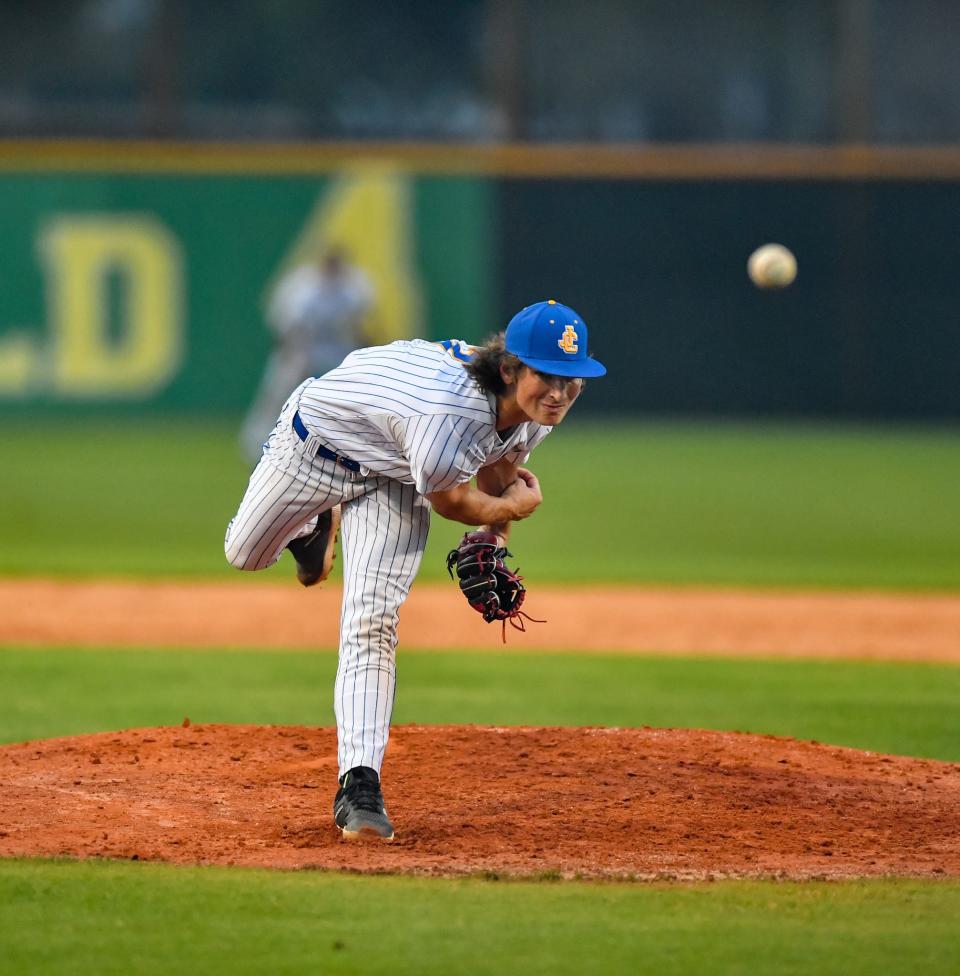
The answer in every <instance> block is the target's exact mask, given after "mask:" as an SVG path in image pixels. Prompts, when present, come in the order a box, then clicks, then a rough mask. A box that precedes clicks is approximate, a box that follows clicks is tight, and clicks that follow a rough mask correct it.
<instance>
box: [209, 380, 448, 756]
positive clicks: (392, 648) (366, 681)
mask: <svg viewBox="0 0 960 976" xmlns="http://www.w3.org/2000/svg"><path fill="white" fill-rule="evenodd" d="M298 400H299V389H298V390H297V391H295V392H294V395H293V396H292V397H291V398H290V400H288V401H287V403H286V405H285V406H284V408H283V412H282V413H281V414H280V420H279V421H278V422H277V426H276V428H275V429H274V431H273V433H272V434H271V435H270V438H269V440H268V441H267V445H266V448H265V450H264V454H263V457H262V458H261V459H260V463H259V464H258V465H257V467H256V469H255V470H254V472H253V474H252V475H251V476H250V483H249V484H248V486H247V491H246V493H245V494H244V496H243V501H242V502H241V503H240V508H239V510H238V511H237V514H236V516H235V517H234V518H233V519H232V521H231V522H230V524H229V525H228V526H227V536H226V539H225V542H224V550H225V552H226V556H227V560H228V561H229V562H230V564H231V565H233V566H235V567H236V568H237V569H245V570H257V569H266V568H267V567H268V566H272V565H273V564H274V563H275V562H276V561H277V560H278V559H279V558H280V555H281V553H282V552H283V550H284V547H285V546H286V544H287V543H288V542H289V541H290V540H291V539H295V538H297V537H299V536H302V535H306V534H308V533H309V532H310V531H312V529H313V528H314V526H315V525H316V516H317V515H318V514H319V513H320V512H323V511H326V510H327V509H329V508H332V507H333V506H334V505H337V504H339V505H341V506H342V509H341V511H342V522H341V528H340V546H341V552H342V555H343V607H342V610H341V615H340V659H339V666H338V668H337V680H336V685H335V687H334V711H335V714H336V719H337V741H338V756H337V760H338V763H339V766H340V773H341V775H342V774H343V773H345V772H346V771H347V770H349V769H352V768H353V767H354V766H370V767H372V768H373V769H376V770H377V772H378V773H379V771H380V767H381V765H382V763H383V754H384V752H385V750H386V748H387V740H388V738H389V735H390V718H391V715H392V713H393V701H394V695H395V691H396V646H397V620H398V614H399V610H400V605H401V604H402V603H403V601H404V600H405V599H406V597H407V594H408V593H409V592H410V587H411V586H412V585H413V580H414V578H415V577H416V575H417V570H418V569H419V568H420V560H421V558H422V556H423V548H424V546H425V545H426V541H427V531H428V529H429V525H430V505H429V503H428V502H427V501H426V500H425V499H424V498H423V497H422V496H421V495H419V494H418V493H417V491H416V489H415V488H414V486H413V485H405V484H401V483H400V482H399V481H394V480H393V479H391V478H381V477H370V478H365V477H363V476H362V475H360V474H354V473H352V472H350V471H347V470H346V469H345V468H343V467H341V466H340V465H338V464H337V463H336V462H335V461H328V460H325V459H323V458H315V457H314V454H315V452H316V447H317V443H316V441H315V439H314V438H313V437H312V436H311V437H310V438H308V439H307V440H306V441H301V440H300V438H299V437H297V435H296V434H295V433H294V431H293V429H292V427H291V423H292V419H293V413H294V411H295V410H296V407H297V403H298Z"/></svg>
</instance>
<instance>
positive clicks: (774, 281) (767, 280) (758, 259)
mask: <svg viewBox="0 0 960 976" xmlns="http://www.w3.org/2000/svg"><path fill="white" fill-rule="evenodd" d="M747 274H748V275H750V280H751V281H752V282H753V283H754V284H755V285H756V286H757V287H758V288H786V287H787V285H789V284H791V283H792V281H793V279H794V278H796V277H797V259H796V258H795V257H794V256H793V252H792V251H791V250H790V249H789V248H788V247H784V246H783V245H782V244H763V245H762V246H761V247H758V248H757V249H756V250H755V251H754V252H753V254H751V255H750V258H749V260H748V261H747Z"/></svg>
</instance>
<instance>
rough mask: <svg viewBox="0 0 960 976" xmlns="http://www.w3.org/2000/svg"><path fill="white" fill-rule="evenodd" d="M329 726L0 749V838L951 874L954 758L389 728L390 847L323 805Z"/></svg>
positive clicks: (720, 738)
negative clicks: (353, 830) (345, 834)
mask: <svg viewBox="0 0 960 976" xmlns="http://www.w3.org/2000/svg"><path fill="white" fill-rule="evenodd" d="M335 755H336V738H335V731H334V730H332V729H315V728H301V727H283V726H266V727H264V726H220V725H200V726H191V727H187V728H158V729H139V730H132V731H127V732H118V733H105V734H101V735H90V736H83V737H79V738H70V739H51V740H46V741H41V742H29V743H24V744H18V745H12V746H4V747H2V748H0V855H3V856H20V855H69V856H72V857H113V858H133V859H139V860H157V861H173V862H177V863H187V864H242V865H256V866H263V867H279V868H307V867H311V868H332V869H347V870H357V871H370V872H404V873H417V874H433V875H454V874H467V873H474V872H497V873H503V874H511V875H530V874H534V875H536V874H542V873H558V874H560V875H562V876H574V875H582V876H586V877H638V878H679V879H699V878H710V877H712V878H717V877H725V876H727V877H729V876H736V877H745V876H775V877H790V878H809V877H832V878H841V877H863V876H868V875H884V874H899V875H926V876H931V875H954V876H957V875H960V765H957V764H950V763H942V762H934V761H930V760H918V759H907V758H902V757H894V756H884V755H878V754H875V753H864V752H858V751H856V750H852V749H839V748H832V747H827V746H822V745H818V744H817V743H812V742H798V741H795V740H793V739H783V738H775V737H772V736H757V735H743V734H738V733H720V732H704V731H690V730H677V729H563V728H478V727H472V726H447V727H444V726H430V727H423V726H399V727H397V728H395V729H394V731H393V735H392V738H391V743H390V751H389V754H388V758H387V762H386V765H385V767H384V786H385V793H386V798H387V803H388V807H389V810H390V813H391V816H392V819H393V821H394V824H395V826H396V829H397V840H396V841H395V842H394V843H393V844H375V845H374V844H367V843H364V844H351V843H347V842H344V841H342V840H341V839H340V837H339V834H338V832H337V831H336V829H335V828H334V827H333V824H332V820H331V805H332V795H333V789H334V787H335V778H336V759H335Z"/></svg>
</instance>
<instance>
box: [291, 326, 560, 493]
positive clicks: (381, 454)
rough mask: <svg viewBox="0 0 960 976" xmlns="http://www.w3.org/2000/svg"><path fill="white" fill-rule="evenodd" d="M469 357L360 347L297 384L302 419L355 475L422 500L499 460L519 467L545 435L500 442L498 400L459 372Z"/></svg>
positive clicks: (524, 432) (541, 430)
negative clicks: (392, 484) (409, 490)
mask: <svg viewBox="0 0 960 976" xmlns="http://www.w3.org/2000/svg"><path fill="white" fill-rule="evenodd" d="M470 354H471V347H470V346H469V345H467V343H465V342H463V340H459V339H458V340H449V341H447V342H445V343H437V342H428V341H426V340H424V339H413V340H400V341H398V342H391V343H390V344H389V345H387V346H372V347H370V348H367V349H358V350H356V351H355V352H352V353H351V354H350V355H349V356H347V358H346V359H345V360H344V361H343V362H342V363H341V364H340V365H339V366H338V367H337V368H336V369H332V370H331V371H330V372H329V373H326V374H324V375H323V376H320V377H316V378H315V379H312V380H309V381H308V382H307V383H306V384H305V386H304V387H303V389H302V391H301V395H300V403H299V412H300V417H301V419H302V420H303V422H304V424H305V425H306V427H307V430H309V431H310V433H312V434H315V435H316V436H317V437H318V438H319V440H320V441H321V442H322V443H324V444H326V445H327V446H328V447H329V448H331V449H332V450H334V451H336V452H337V453H338V454H343V455H346V456H347V457H350V458H352V459H353V460H355V461H357V462H358V463H359V464H360V466H361V473H362V474H364V475H368V474H373V475H385V476H386V477H388V478H393V479H395V480H396V481H399V482H402V483H404V484H412V485H415V486H416V489H417V491H418V492H419V493H420V494H422V495H423V494H429V493H430V492H434V491H446V490H448V489H450V488H453V487H455V486H457V485H459V484H463V483H464V482H466V481H469V480H470V479H471V478H472V477H473V476H474V475H475V474H476V473H477V471H478V470H479V469H480V468H482V467H486V466H487V465H489V464H492V463H494V462H495V461H499V460H500V459H501V458H508V459H509V460H511V461H514V462H517V463H520V464H522V463H523V462H524V461H526V459H527V457H528V456H529V454H530V451H531V450H533V448H534V447H536V445H537V444H539V443H540V442H541V441H542V440H543V439H544V437H546V436H547V434H549V433H550V431H551V430H552V429H553V428H551V427H543V426H541V425H540V424H537V423H533V422H532V421H531V422H528V423H524V424H518V425H517V426H516V427H514V428H512V429H511V430H509V431H504V432H502V434H498V433H497V430H496V422H497V404H496V397H494V396H493V394H487V393H483V392H481V391H480V389H479V388H478V387H477V385H476V384H475V383H474V381H473V380H472V379H471V378H470V376H469V374H468V373H467V372H466V370H465V369H464V368H463V363H464V362H465V361H468V360H469V357H470Z"/></svg>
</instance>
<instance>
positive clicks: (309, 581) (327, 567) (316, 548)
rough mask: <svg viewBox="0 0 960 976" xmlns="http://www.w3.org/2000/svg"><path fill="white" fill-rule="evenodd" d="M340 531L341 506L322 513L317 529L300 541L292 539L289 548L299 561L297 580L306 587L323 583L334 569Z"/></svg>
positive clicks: (335, 506) (288, 544)
mask: <svg viewBox="0 0 960 976" xmlns="http://www.w3.org/2000/svg"><path fill="white" fill-rule="evenodd" d="M339 529H340V506H339V505H334V507H333V508H330V509H327V511H325V512H321V513H320V517H319V518H318V519H317V527H316V528H315V529H314V530H313V531H312V532H311V533H310V535H305V536H303V537H302V538H300V539H291V540H290V541H289V542H288V543H287V548H288V549H289V550H290V551H291V552H292V553H293V558H294V559H296V561H297V579H298V580H300V582H301V583H302V584H303V585H304V586H313V585H314V584H316V583H322V582H323V581H324V580H325V579H326V578H327V577H328V576H329V575H330V571H331V570H332V569H333V560H334V559H335V558H336V554H335V552H334V549H335V547H336V544H337V532H338V530H339Z"/></svg>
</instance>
